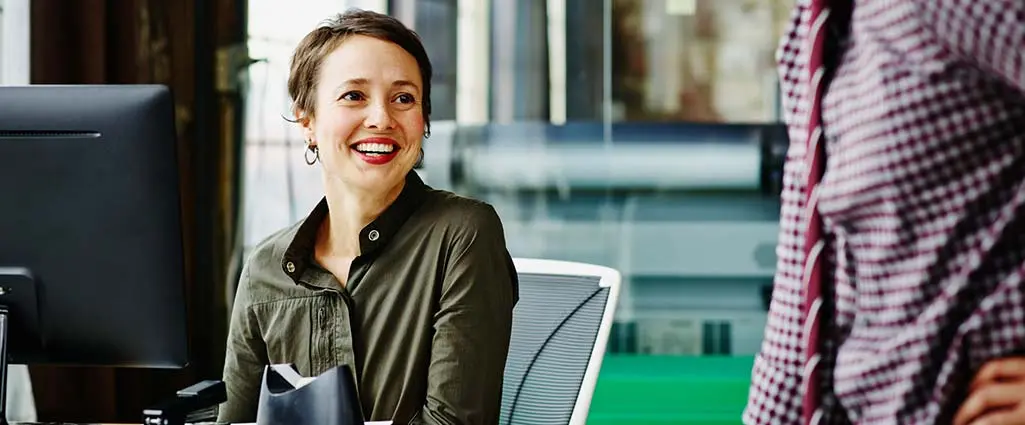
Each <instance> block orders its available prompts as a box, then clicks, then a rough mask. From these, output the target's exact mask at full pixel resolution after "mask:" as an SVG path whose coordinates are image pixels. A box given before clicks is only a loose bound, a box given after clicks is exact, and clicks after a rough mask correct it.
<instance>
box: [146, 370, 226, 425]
mask: <svg viewBox="0 0 1025 425" xmlns="http://www.w3.org/2000/svg"><path fill="white" fill-rule="evenodd" d="M225 401H228V393H227V389H226V388H225V386H224V382H222V381H213V380H210V381H203V382H200V383H198V384H195V385H193V386H191V387H188V388H185V389H183V390H180V391H178V394H177V395H176V397H174V398H171V399H168V400H165V401H164V402H162V403H160V404H157V405H155V406H153V407H150V408H148V409H146V410H143V412H142V415H143V419H142V423H143V424H144V425H185V423H197V422H201V421H204V420H211V415H209V412H211V409H214V410H212V411H213V412H214V413H213V417H216V416H217V413H216V409H215V408H216V407H217V405H219V404H221V403H224V402H225ZM196 413H202V414H201V415H199V416H197V415H196Z"/></svg>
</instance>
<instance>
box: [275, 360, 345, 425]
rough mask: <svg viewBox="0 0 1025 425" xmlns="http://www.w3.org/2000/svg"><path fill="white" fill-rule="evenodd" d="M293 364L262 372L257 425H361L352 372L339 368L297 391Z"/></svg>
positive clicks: (301, 386) (325, 373)
mask: <svg viewBox="0 0 1025 425" xmlns="http://www.w3.org/2000/svg"><path fill="white" fill-rule="evenodd" d="M286 376H288V377H293V378H294V377H297V376H299V373H298V371H297V370H296V368H295V366H294V365H292V364H284V365H271V366H267V367H266V368H265V369H264V372H263V386H262V388H261V389H260V404H259V407H258V408H257V411H256V425H283V424H287V425H363V409H362V408H361V407H360V403H359V397H358V395H357V392H356V379H355V378H354V377H353V375H352V370H351V369H349V368H348V367H346V366H338V367H335V368H333V369H331V370H328V371H327V372H324V373H323V374H321V375H320V376H318V377H316V378H315V379H313V380H312V381H311V382H309V383H307V384H305V385H300V386H299V388H296V387H295V386H293V384H292V383H290V382H289V379H286Z"/></svg>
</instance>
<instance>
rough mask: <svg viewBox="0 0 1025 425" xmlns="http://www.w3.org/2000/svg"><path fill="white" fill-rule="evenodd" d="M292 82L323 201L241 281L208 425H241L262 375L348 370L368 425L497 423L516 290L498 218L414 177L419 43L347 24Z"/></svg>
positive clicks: (392, 22) (421, 90)
mask: <svg viewBox="0 0 1025 425" xmlns="http://www.w3.org/2000/svg"><path fill="white" fill-rule="evenodd" d="M290 72H291V75H290V76H289V80H288V89H289V95H290V96H291V97H292V99H293V101H294V106H293V113H294V116H295V122H296V123H297V124H298V125H299V126H300V127H301V128H302V133H303V136H304V138H305V139H306V147H305V149H306V153H307V156H306V162H307V163H308V164H310V165H311V166H315V165H317V164H318V163H319V165H320V167H321V175H322V178H323V182H324V190H325V194H324V197H323V199H322V200H321V202H320V203H319V204H318V205H317V206H316V207H315V208H314V210H313V211H312V212H310V214H309V215H308V216H307V217H306V218H305V219H303V220H301V221H299V222H298V223H295V224H294V225H292V226H289V227H288V228H285V229H282V230H280V231H278V232H277V233H275V234H273V235H271V236H270V237H269V238H267V239H265V240H264V241H263V242H261V243H260V244H259V245H257V246H256V248H254V250H253V252H252V254H251V255H250V257H249V259H248V261H247V263H246V264H245V266H244V268H243V271H242V277H241V280H240V282H239V287H238V292H237V294H236V296H235V303H234V307H233V309H232V316H231V325H230V329H229V335H228V342H227V357H226V359H225V369H224V378H223V379H224V381H225V383H226V384H227V389H228V401H227V403H225V404H224V405H223V406H221V409H220V413H219V420H220V421H225V422H252V421H253V420H254V419H255V416H256V410H257V403H258V401H257V399H258V396H259V392H260V379H261V376H262V373H263V368H264V367H265V366H266V365H270V364H281V363H291V364H294V365H295V366H296V367H297V368H298V369H299V372H300V373H301V374H303V375H306V376H314V375H319V374H321V373H323V372H325V371H327V370H329V369H332V368H334V367H336V366H347V367H350V368H351V369H352V371H353V375H354V376H355V377H356V381H357V387H358V393H359V397H360V404H361V406H360V407H361V408H362V411H363V413H364V416H365V419H366V420H392V421H394V422H395V423H402V424H407V423H412V424H466V425H471V424H495V423H498V414H499V406H500V404H501V398H502V394H501V389H502V375H503V371H504V367H505V360H506V355H507V352H508V347H509V337H510V333H511V327H512V310H513V306H514V305H515V304H516V301H517V294H518V290H517V279H516V275H515V271H514V269H513V265H512V260H511V258H510V256H509V253H508V251H507V249H506V245H505V236H504V230H503V227H502V223H501V222H500V220H499V218H498V215H497V214H496V213H495V210H494V209H493V208H492V207H491V206H490V205H488V204H486V203H483V202H480V201H477V200H473V199H469V198H464V197H460V196H457V195H454V194H452V193H450V192H445V191H441V190H435V189H432V188H431V187H429V186H427V185H426V184H424V182H423V181H422V180H420V178H419V177H418V176H417V174H416V173H415V172H413V167H414V165H415V164H416V162H417V161H418V158H419V157H420V155H421V145H422V139H423V138H424V137H425V136H426V135H427V134H429V126H430V124H429V117H430V94H431V89H430V81H431V64H430V60H429V59H428V58H427V54H426V52H425V51H424V47H423V45H422V44H421V42H420V39H419V37H418V36H417V34H416V33H414V32H413V31H412V30H409V29H408V28H406V27H405V26H404V25H403V24H402V23H401V22H399V21H398V20H396V19H394V18H392V17H389V16H387V15H382V14H379V13H374V12H367V11H359V10H354V11H350V12H346V13H344V14H341V15H338V16H336V17H334V18H333V19H330V20H328V21H327V22H325V24H324V25H323V26H321V27H319V28H317V29H315V30H313V31H312V32H310V33H309V34H308V35H307V36H306V37H305V38H304V39H303V40H302V41H301V42H300V43H299V45H298V47H297V48H296V49H295V53H294V55H293V57H292V63H291V71H290Z"/></svg>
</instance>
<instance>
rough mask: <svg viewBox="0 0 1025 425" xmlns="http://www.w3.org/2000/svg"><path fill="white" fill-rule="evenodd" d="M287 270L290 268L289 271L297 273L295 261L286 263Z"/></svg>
mask: <svg viewBox="0 0 1025 425" xmlns="http://www.w3.org/2000/svg"><path fill="white" fill-rule="evenodd" d="M285 270H288V272H289V273H295V263H293V262H291V261H289V262H288V263H286V264H285Z"/></svg>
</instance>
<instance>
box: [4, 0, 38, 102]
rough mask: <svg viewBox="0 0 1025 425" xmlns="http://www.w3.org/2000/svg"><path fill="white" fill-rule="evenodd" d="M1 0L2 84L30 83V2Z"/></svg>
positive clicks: (26, 0)
mask: <svg viewBox="0 0 1025 425" xmlns="http://www.w3.org/2000/svg"><path fill="white" fill-rule="evenodd" d="M30 1H31V0H0V85H23V84H28V83H29V60H30V59H29V2H30Z"/></svg>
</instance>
